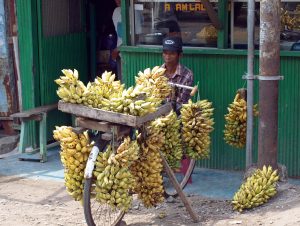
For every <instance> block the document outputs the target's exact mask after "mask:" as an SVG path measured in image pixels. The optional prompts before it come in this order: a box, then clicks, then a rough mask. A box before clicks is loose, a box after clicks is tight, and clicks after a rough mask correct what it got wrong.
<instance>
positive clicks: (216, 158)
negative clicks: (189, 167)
mask: <svg viewBox="0 0 300 226" xmlns="http://www.w3.org/2000/svg"><path fill="white" fill-rule="evenodd" d="M122 58H123V73H124V76H123V78H124V81H125V82H126V84H128V85H131V84H133V83H134V76H135V75H136V74H137V72H138V71H139V70H143V69H144V68H146V67H153V66H155V65H160V64H162V58H161V54H160V53H154V52H153V53H151V52H149V50H148V52H143V51H140V50H139V51H138V52H135V51H132V50H131V51H128V52H127V51H126V50H125V51H123V52H122ZM299 61H300V58H298V57H296V58H295V57H282V58H281V65H282V67H281V73H282V74H283V75H284V76H285V80H284V81H281V82H280V98H279V100H280V103H279V108H280V109H279V148H278V150H279V158H278V161H279V162H280V163H282V164H284V165H286V166H287V168H288V172H289V175H290V176H300V154H299V152H298V149H300V136H299V135H300V134H299V133H298V128H300V122H299V120H297V117H298V115H300V107H299V106H298V105H297V103H299V99H300V96H299V95H298V93H297V92H298V90H299V88H300V80H299V78H298V77H299V76H298V75H299V72H300V62H299ZM181 62H182V63H183V64H185V65H186V66H187V67H189V68H190V69H192V70H193V72H194V78H195V83H196V82H198V81H199V89H200V98H201V99H208V100H210V101H212V102H213V106H214V108H215V112H214V119H215V130H214V131H213V133H212V145H211V155H210V159H209V160H205V161H198V163H197V165H198V166H201V167H207V168H217V169H228V170H241V169H244V167H245V150H238V149H234V148H231V147H230V146H229V145H227V144H226V143H225V142H224V140H223V129H224V115H225V114H226V113H227V106H228V104H229V103H231V102H232V100H233V98H234V96H235V91H236V90H237V89H239V88H241V87H243V86H245V87H246V84H245V81H244V80H242V79H241V76H242V75H244V74H245V73H246V70H247V58H246V54H245V52H244V54H239V55H234V54H232V55H224V54H196V53H195V54H194V53H192V52H190V53H186V54H184V57H183V58H182V60H181ZM257 65H258V58H256V73H257V70H258V69H257ZM257 84H258V83H257V82H256V83H255V85H256V86H257ZM255 99H257V89H256V92H255ZM255 102H257V101H255ZM255 131H256V134H255V138H254V139H255V140H257V139H256V137H257V120H256V128H255ZM253 154H254V161H257V144H255V151H254V153H253Z"/></svg>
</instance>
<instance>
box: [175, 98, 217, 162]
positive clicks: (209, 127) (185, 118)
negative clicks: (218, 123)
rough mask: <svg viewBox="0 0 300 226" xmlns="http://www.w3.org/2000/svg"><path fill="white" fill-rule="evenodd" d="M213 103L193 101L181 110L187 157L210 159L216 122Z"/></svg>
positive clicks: (184, 105)
mask: <svg viewBox="0 0 300 226" xmlns="http://www.w3.org/2000/svg"><path fill="white" fill-rule="evenodd" d="M213 110H214V109H213V108H212V103H211V102H208V101H207V100H200V101H197V102H196V103H193V102H192V101H191V100H189V101H188V103H187V104H183V105H182V108H181V110H180V112H181V121H182V139H183V141H184V143H185V146H186V152H187V155H188V156H189V157H191V158H193V159H204V158H208V157H209V146H210V142H211V139H210V133H211V132H212V131H213V125H214V120H213V118H212V115H213Z"/></svg>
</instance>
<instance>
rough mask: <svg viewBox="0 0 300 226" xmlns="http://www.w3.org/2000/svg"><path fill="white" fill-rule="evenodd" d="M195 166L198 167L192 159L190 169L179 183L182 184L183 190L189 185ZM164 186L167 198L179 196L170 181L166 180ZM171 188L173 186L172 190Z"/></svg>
mask: <svg viewBox="0 0 300 226" xmlns="http://www.w3.org/2000/svg"><path fill="white" fill-rule="evenodd" d="M195 165H196V160H195V159H191V161H190V164H189V167H188V169H187V171H186V173H185V175H184V176H183V178H182V180H181V181H178V183H179V184H180V188H181V189H184V188H185V186H186V185H187V184H188V180H189V179H190V177H191V175H192V173H193V171H194V168H195ZM163 185H164V191H165V196H166V197H168V196H177V195H178V193H177V191H176V189H175V188H174V187H173V185H172V184H171V182H170V181H168V180H166V179H165V180H164V183H163ZM170 186H171V188H170Z"/></svg>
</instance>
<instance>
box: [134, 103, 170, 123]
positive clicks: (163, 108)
mask: <svg viewBox="0 0 300 226" xmlns="http://www.w3.org/2000/svg"><path fill="white" fill-rule="evenodd" d="M171 110H172V105H171V103H166V104H164V105H162V106H161V107H159V108H158V109H157V111H156V112H153V113H150V114H147V115H145V116H143V117H138V118H137V119H136V125H137V126H141V125H142V124H143V123H145V122H148V121H151V120H154V119H156V118H158V117H160V116H162V115H165V114H168V113H169V112H170V111H171Z"/></svg>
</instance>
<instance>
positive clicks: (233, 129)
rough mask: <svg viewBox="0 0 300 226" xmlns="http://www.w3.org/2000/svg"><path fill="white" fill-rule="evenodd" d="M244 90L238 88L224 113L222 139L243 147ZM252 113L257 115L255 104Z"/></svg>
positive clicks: (244, 121)
mask: <svg viewBox="0 0 300 226" xmlns="http://www.w3.org/2000/svg"><path fill="white" fill-rule="evenodd" d="M245 96H246V93H245V90H239V91H238V92H237V94H236V95H235V98H234V100H233V102H232V103H231V104H230V105H229V107H228V108H227V109H228V114H226V115H225V121H226V124H225V130H224V140H225V142H226V143H227V144H229V145H231V146H233V147H236V148H243V147H245V145H246V132H247V101H246V97H245ZM253 115H254V116H257V115H258V111H257V105H254V108H253Z"/></svg>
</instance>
